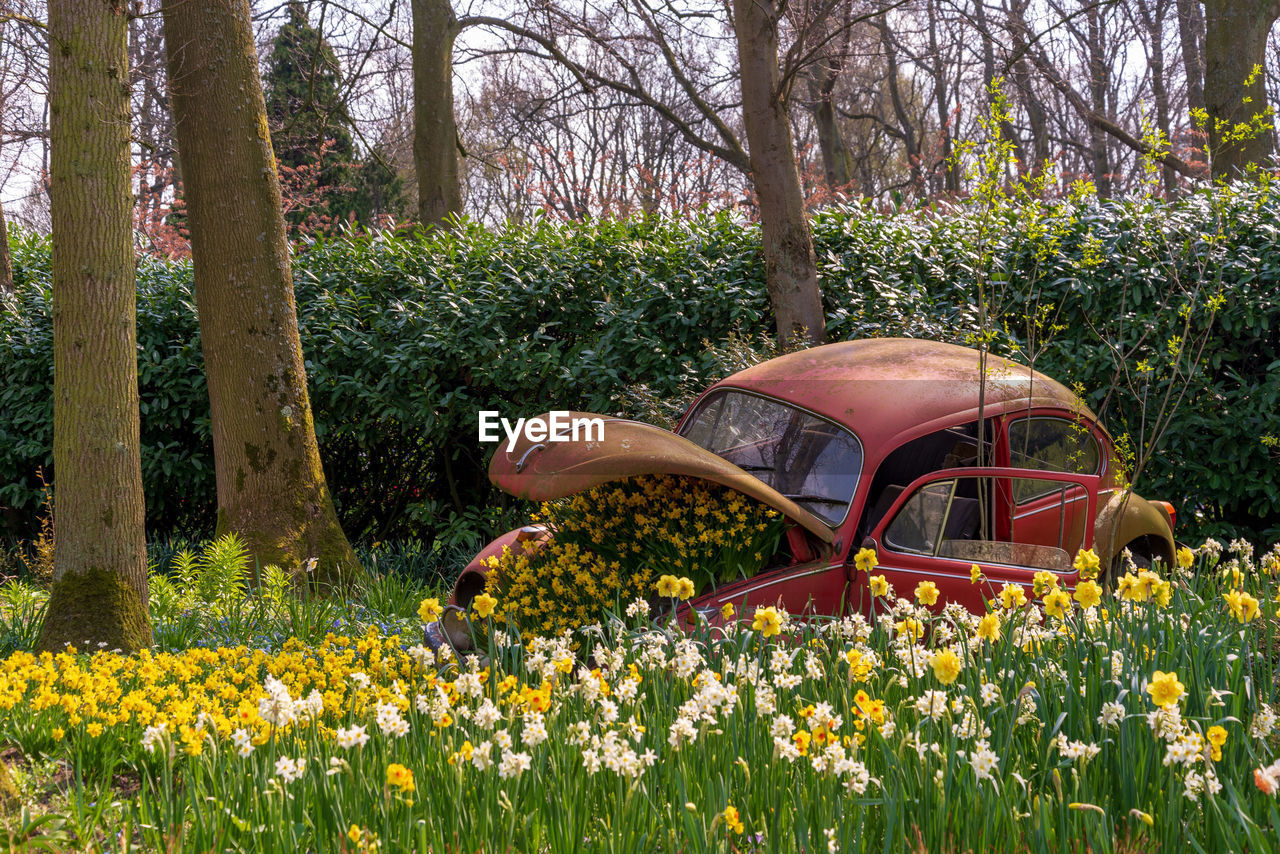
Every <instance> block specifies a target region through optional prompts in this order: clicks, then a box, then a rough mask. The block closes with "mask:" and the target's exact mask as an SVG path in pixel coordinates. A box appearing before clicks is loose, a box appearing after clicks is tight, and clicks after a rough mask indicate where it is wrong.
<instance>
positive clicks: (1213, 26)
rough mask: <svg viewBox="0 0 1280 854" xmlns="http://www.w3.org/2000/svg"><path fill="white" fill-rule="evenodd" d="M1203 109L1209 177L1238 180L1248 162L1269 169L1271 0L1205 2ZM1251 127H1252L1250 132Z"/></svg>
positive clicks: (1276, 6)
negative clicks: (1206, 119)
mask: <svg viewBox="0 0 1280 854" xmlns="http://www.w3.org/2000/svg"><path fill="white" fill-rule="evenodd" d="M1204 13H1205V40H1204V58H1205V69H1204V106H1205V112H1206V113H1207V114H1208V125H1209V126H1208V127H1207V128H1206V130H1207V131H1208V134H1209V155H1210V158H1211V160H1210V164H1209V168H1210V171H1211V172H1212V174H1213V177H1214V178H1215V179H1229V178H1234V177H1239V176H1240V175H1241V174H1242V173H1243V171H1244V169H1245V168H1246V167H1247V166H1249V165H1250V164H1257V165H1258V166H1260V167H1263V168H1266V167H1269V166H1271V165H1272V164H1271V157H1272V155H1274V154H1275V134H1274V133H1273V131H1272V119H1271V117H1270V116H1269V115H1267V114H1266V109H1267V103H1268V102H1267V87H1266V73H1265V72H1264V71H1263V70H1262V69H1263V68H1265V65H1266V61H1267V36H1268V35H1269V34H1270V33H1271V25H1272V24H1274V23H1275V21H1276V18H1277V17H1278V16H1280V2H1277V0H1206V2H1205V4H1204ZM1251 128H1252V129H1251Z"/></svg>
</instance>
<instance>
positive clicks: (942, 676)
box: [929, 649, 961, 685]
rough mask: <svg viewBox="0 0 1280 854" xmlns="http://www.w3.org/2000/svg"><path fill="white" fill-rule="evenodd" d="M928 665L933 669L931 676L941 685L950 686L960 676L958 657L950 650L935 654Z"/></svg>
mask: <svg viewBox="0 0 1280 854" xmlns="http://www.w3.org/2000/svg"><path fill="white" fill-rule="evenodd" d="M929 665H930V666H931V667H933V675H934V676H935V677H937V679H938V681H939V682H941V683H942V684H943V685H950V684H951V683H952V682H954V681H956V678H957V677H959V675H960V668H961V662H960V656H958V655H956V654H955V653H954V652H952V651H951V650H950V649H944V650H940V651H938V652H935V653H934V654H933V658H931V659H930V660H929Z"/></svg>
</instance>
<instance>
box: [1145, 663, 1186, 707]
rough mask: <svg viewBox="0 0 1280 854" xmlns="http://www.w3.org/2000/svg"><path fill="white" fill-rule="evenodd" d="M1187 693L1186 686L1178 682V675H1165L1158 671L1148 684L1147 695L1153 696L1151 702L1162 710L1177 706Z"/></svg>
mask: <svg viewBox="0 0 1280 854" xmlns="http://www.w3.org/2000/svg"><path fill="white" fill-rule="evenodd" d="M1185 692H1186V686H1185V685H1183V684H1182V683H1181V682H1179V681H1178V674H1177V673H1174V672H1172V671H1171V672H1169V673H1164V672H1162V671H1160V670H1157V671H1156V672H1155V673H1154V674H1153V675H1152V677H1151V681H1150V682H1149V683H1147V693H1148V694H1150V695H1151V701H1152V702H1154V703H1155V704H1156V705H1157V706H1160V707H1161V708H1167V707H1169V706H1173V705H1176V704H1177V702H1178V700H1180V699H1181V698H1182V695H1183V694H1184V693H1185Z"/></svg>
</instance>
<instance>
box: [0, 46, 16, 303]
mask: <svg viewBox="0 0 1280 854" xmlns="http://www.w3.org/2000/svg"><path fill="white" fill-rule="evenodd" d="M3 32H4V25H3V24H0V35H3ZM3 119H4V90H3V89H0V121H3ZM3 131H4V128H3V126H0V133H2V132H3ZM11 293H13V259H12V258H10V257H9V227H8V224H7V223H6V222H5V219H4V206H3V205H0V294H11Z"/></svg>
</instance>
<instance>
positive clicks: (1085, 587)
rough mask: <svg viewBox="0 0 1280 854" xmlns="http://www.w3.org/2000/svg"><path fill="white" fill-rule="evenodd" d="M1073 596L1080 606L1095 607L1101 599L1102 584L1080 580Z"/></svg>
mask: <svg viewBox="0 0 1280 854" xmlns="http://www.w3.org/2000/svg"><path fill="white" fill-rule="evenodd" d="M1075 597H1076V601H1077V602H1079V603H1080V607H1081V608H1095V607H1097V606H1098V604H1099V603H1100V602H1101V601H1102V586H1101V585H1100V584H1098V582H1096V581H1081V582H1080V583H1079V584H1077V585H1076V592H1075Z"/></svg>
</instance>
